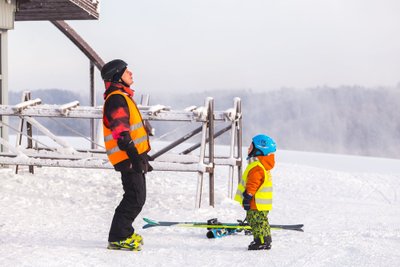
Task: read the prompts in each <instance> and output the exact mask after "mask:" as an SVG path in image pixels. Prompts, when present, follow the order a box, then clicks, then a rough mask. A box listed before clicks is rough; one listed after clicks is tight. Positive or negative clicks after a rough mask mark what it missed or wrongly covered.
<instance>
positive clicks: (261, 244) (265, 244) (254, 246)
mask: <svg viewBox="0 0 400 267" xmlns="http://www.w3.org/2000/svg"><path fill="white" fill-rule="evenodd" d="M271 243H272V239H271V236H264V237H260V238H254V241H252V242H251V243H250V245H249V248H248V249H249V250H263V249H271Z"/></svg>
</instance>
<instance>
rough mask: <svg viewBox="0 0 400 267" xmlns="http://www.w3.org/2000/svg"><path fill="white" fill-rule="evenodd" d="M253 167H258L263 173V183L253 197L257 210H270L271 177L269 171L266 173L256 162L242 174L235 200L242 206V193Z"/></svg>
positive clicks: (258, 162) (248, 166)
mask: <svg viewBox="0 0 400 267" xmlns="http://www.w3.org/2000/svg"><path fill="white" fill-rule="evenodd" d="M255 166H259V167H261V168H262V169H263V171H264V183H263V184H262V185H261V187H260V188H259V189H258V191H257V192H256V194H255V195H254V198H255V203H256V206H257V210H260V211H261V210H272V195H273V190H272V176H271V173H270V172H269V171H267V170H266V169H265V168H264V166H263V165H262V164H261V162H260V161H258V160H256V161H254V162H251V163H250V164H249V165H247V168H246V170H245V171H244V173H243V176H242V179H241V181H240V183H239V185H238V188H237V191H236V195H235V200H236V201H238V202H239V203H240V204H241V205H242V204H243V192H244V191H245V190H246V183H247V176H248V174H249V172H250V170H251V169H253V168H254V167H255Z"/></svg>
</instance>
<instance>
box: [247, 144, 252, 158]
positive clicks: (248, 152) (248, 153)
mask: <svg viewBox="0 0 400 267" xmlns="http://www.w3.org/2000/svg"><path fill="white" fill-rule="evenodd" d="M252 150H253V143H251V144H250V146H249V149H247V155H250V152H251V151H252Z"/></svg>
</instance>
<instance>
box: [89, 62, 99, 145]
mask: <svg viewBox="0 0 400 267" xmlns="http://www.w3.org/2000/svg"><path fill="white" fill-rule="evenodd" d="M89 73H90V106H92V107H95V106H96V90H95V87H94V64H93V62H92V61H90V66H89ZM96 133H97V132H96V124H95V120H94V119H90V140H92V142H91V145H90V148H92V149H95V148H97V145H96V143H97V142H96V141H97V136H96Z"/></svg>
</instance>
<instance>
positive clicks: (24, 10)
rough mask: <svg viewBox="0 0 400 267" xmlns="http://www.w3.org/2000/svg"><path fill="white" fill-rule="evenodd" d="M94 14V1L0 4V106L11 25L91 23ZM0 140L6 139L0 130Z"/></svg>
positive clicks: (7, 0)
mask: <svg viewBox="0 0 400 267" xmlns="http://www.w3.org/2000/svg"><path fill="white" fill-rule="evenodd" d="M98 10H99V1H98V0H0V105H2V104H4V105H6V104H8V80H7V77H8V73H7V70H8V46H7V43H8V41H7V31H8V30H12V29H14V21H38V20H48V21H53V22H57V21H61V22H62V21H63V20H95V19H98V18H99V12H98ZM0 120H1V121H3V120H5V118H2V117H0ZM0 137H7V132H6V129H3V128H2V127H0ZM2 150H3V148H2V147H1V146H0V151H2Z"/></svg>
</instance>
